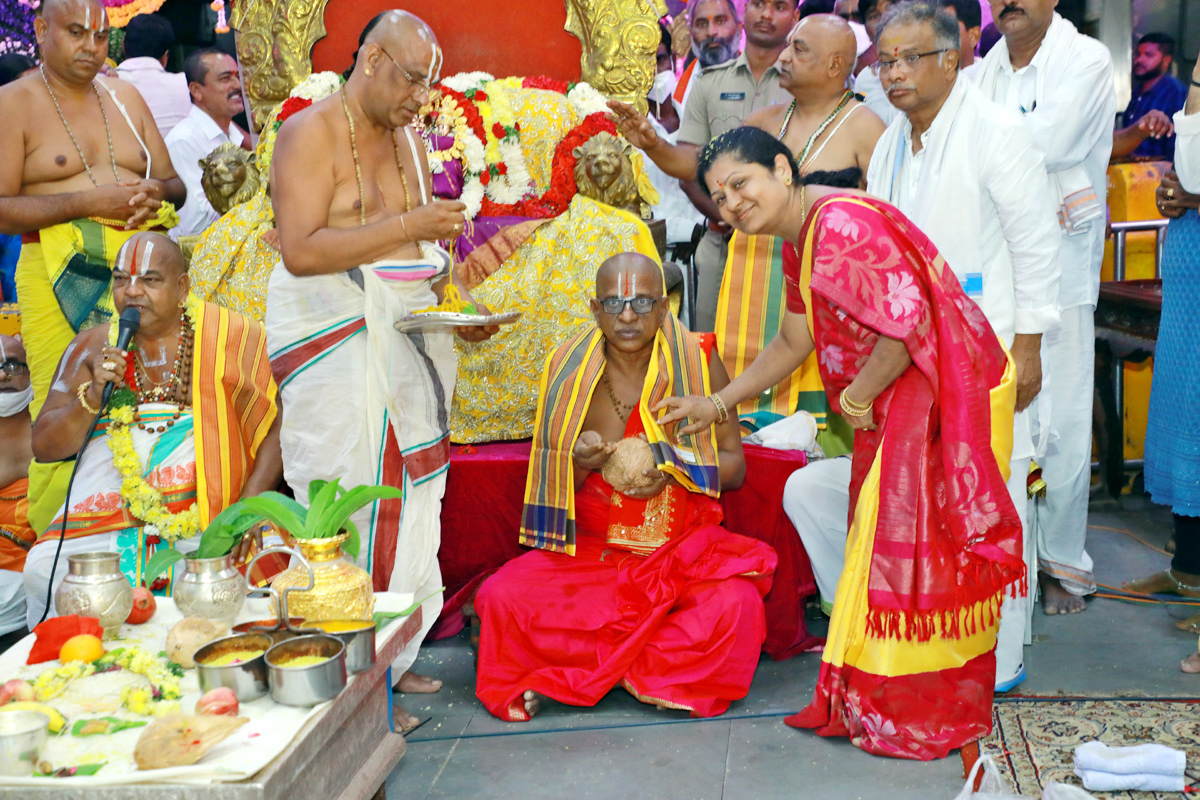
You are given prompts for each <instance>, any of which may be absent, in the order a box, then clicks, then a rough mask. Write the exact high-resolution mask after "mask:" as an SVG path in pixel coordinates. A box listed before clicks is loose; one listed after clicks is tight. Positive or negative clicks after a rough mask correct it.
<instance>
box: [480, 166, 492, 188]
mask: <svg viewBox="0 0 1200 800" xmlns="http://www.w3.org/2000/svg"><path fill="white" fill-rule="evenodd" d="M491 180H492V173H491V170H486V169H485V170H484V171H483V172H481V173H479V182H480V183H482V184H483V185H484V186H487V185H488V184H489V183H490V182H491Z"/></svg>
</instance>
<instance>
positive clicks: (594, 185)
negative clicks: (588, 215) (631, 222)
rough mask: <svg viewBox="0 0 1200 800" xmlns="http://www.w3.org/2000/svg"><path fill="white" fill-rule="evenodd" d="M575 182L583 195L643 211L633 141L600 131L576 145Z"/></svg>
mask: <svg viewBox="0 0 1200 800" xmlns="http://www.w3.org/2000/svg"><path fill="white" fill-rule="evenodd" d="M572 154H573V155H574V156H575V185H576V186H577V187H578V189H579V193H580V194H581V195H583V196H584V197H590V198H592V199H593V200H598V201H600V202H601V203H607V204H608V205H610V206H615V207H616V208H621V209H624V210H626V211H630V212H632V213H633V214H635V215H640V213H641V212H640V207H641V202H640V200H639V198H638V185H637V177H636V176H635V175H634V173H633V162H632V161H630V156H631V155H632V154H633V145H631V144H629V142H627V141H625V140H624V139H618V138H617V137H616V136H613V135H612V134H611V133H608V132H604V131H602V132H600V133H597V134H596V135H595V136H593V137H592V138H590V139H588V140H587V141H586V142H584V143H583V144H582V145H581V146H579V147H576V148H575V150H574V151H572Z"/></svg>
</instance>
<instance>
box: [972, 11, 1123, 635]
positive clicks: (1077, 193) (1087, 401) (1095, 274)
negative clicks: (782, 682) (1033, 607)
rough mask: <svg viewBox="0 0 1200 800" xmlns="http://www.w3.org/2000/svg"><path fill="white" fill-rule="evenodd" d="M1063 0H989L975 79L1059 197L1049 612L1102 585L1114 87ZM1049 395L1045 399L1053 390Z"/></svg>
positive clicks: (1045, 520) (1041, 525) (1049, 460)
mask: <svg viewBox="0 0 1200 800" xmlns="http://www.w3.org/2000/svg"><path fill="white" fill-rule="evenodd" d="M1055 4H1056V0H991V7H992V15H993V17H994V18H995V22H996V27H997V29H998V30H999V31H1000V33H1001V34H1002V35H1003V39H1001V40H1000V42H998V43H997V44H996V46H995V47H994V48H992V50H991V51H990V52H989V53H988V55H987V57H986V58H984V60H983V64H982V66H981V67H980V68H979V70H978V71H977V72H976V74H975V76H974V77H975V80H976V82H977V84H978V85H979V87H980V88H981V89H982V90H983V93H984V95H986V96H987V97H989V98H991V99H992V100H994V101H996V102H997V103H1000V104H1001V105H1003V106H1005V107H1006V108H1009V109H1011V110H1013V111H1018V112H1020V113H1021V114H1022V115H1023V117H1024V120H1025V124H1026V125H1027V126H1028V128H1029V130H1030V131H1031V132H1032V134H1033V138H1034V141H1035V142H1036V143H1037V145H1038V148H1039V149H1040V150H1041V151H1042V155H1043V156H1044V157H1045V159H1046V171H1047V172H1048V173H1049V174H1050V186H1051V192H1052V195H1051V196H1052V199H1053V201H1054V202H1055V203H1056V204H1058V206H1059V213H1058V216H1059V225H1060V229H1061V230H1060V247H1059V254H1058V261H1059V264H1060V268H1061V279H1060V281H1059V291H1058V304H1059V309H1060V323H1059V325H1058V326H1056V327H1054V328H1052V329H1051V330H1049V331H1047V333H1046V337H1045V338H1046V342H1045V343H1046V364H1045V369H1046V375H1047V384H1048V387H1047V392H1045V393H1044V394H1043V395H1042V398H1040V399H1039V402H1045V401H1046V400H1047V399H1048V401H1049V403H1050V418H1051V423H1052V425H1053V428H1054V432H1055V434H1056V435H1057V437H1058V438H1057V439H1056V440H1054V441H1052V442H1051V443H1050V446H1049V448H1048V450H1047V452H1046V457H1045V459H1044V460H1043V461H1042V477H1043V479H1044V480H1045V481H1046V486H1047V490H1046V497H1045V499H1044V500H1041V499H1039V500H1038V501H1037V502H1036V504H1035V505H1034V506H1033V510H1034V512H1035V516H1034V518H1033V521H1032V522H1031V524H1030V528H1031V530H1032V531H1033V532H1034V533H1035V535H1036V536H1037V553H1038V568H1039V569H1038V582H1039V584H1040V586H1041V591H1042V610H1043V611H1045V613H1047V614H1075V613H1078V612H1080V611H1083V609H1084V608H1085V607H1086V603H1085V602H1084V595H1087V594H1090V593H1091V592H1094V591H1095V590H1096V582H1095V578H1094V577H1093V575H1092V560H1091V558H1090V557H1089V556H1088V554H1087V552H1086V550H1085V549H1084V544H1085V541H1086V536H1087V504H1088V491H1089V486H1090V482H1091V452H1092V391H1091V387H1092V385H1093V366H1094V353H1095V327H1094V321H1093V315H1094V313H1095V309H1096V299H1097V297H1098V296H1099V292H1100V264H1101V262H1102V260H1103V257H1104V226H1105V214H1104V208H1105V190H1106V188H1107V178H1106V172H1107V170H1108V159H1109V155H1110V154H1111V152H1112V144H1113V122H1114V120H1115V117H1116V93H1115V91H1114V87H1113V67H1112V58H1111V56H1110V55H1109V52H1108V49H1107V48H1106V47H1104V45H1102V44H1100V43H1099V42H1097V41H1096V40H1094V39H1090V38H1088V37H1087V36H1084V35H1082V34H1081V33H1079V32H1078V31H1077V30H1076V29H1075V26H1074V25H1072V24H1071V23H1070V22H1068V21H1067V20H1065V19H1063V18H1062V17H1061V16H1059V15H1058V14H1056V13H1055V12H1054V6H1055ZM1047 395H1048V398H1047Z"/></svg>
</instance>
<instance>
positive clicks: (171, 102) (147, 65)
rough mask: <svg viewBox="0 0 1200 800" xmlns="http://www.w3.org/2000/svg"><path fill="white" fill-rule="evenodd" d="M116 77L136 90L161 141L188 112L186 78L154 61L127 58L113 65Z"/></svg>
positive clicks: (190, 97)
mask: <svg viewBox="0 0 1200 800" xmlns="http://www.w3.org/2000/svg"><path fill="white" fill-rule="evenodd" d="M117 77H118V78H120V79H121V80H123V81H125V82H126V83H131V84H133V87H134V88H135V89H137V90H138V94H140V95H141V96H142V99H143V100H145V101H146V105H147V107H149V109H150V116H152V117H154V124H155V125H157V126H158V132H159V133H160V134H162V137H163V138H164V139H165V138H167V134H168V133H170V132H171V130H172V129H173V128H174V127H175V126H176V125H178V124H179V123H180V122H182V121H183V120H184V118H186V117H187V115H188V113H189V112H190V111H191V109H192V93H191V92H190V91H189V90H188V83H187V78H186V77H184V75H183V74H182V73H179V72H167V70H166V68H165V67H163V65H162V62H161V61H159V60H158V59H157V58H150V57H148V56H140V57H138V58H127V59H125V60H124V61H122V62H121V63H120V64H118V65H117Z"/></svg>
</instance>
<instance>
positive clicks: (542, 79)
mask: <svg viewBox="0 0 1200 800" xmlns="http://www.w3.org/2000/svg"><path fill="white" fill-rule="evenodd" d="M521 88H522V89H546V90H548V91H551V92H558V93H559V94H566V93H567V89H568V88H570V84H568V83H567V82H566V81H558V80H555V79H553V78H547V77H546V76H545V75H535V76H532V77H528V78H525V79H524V80H523V81H521Z"/></svg>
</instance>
